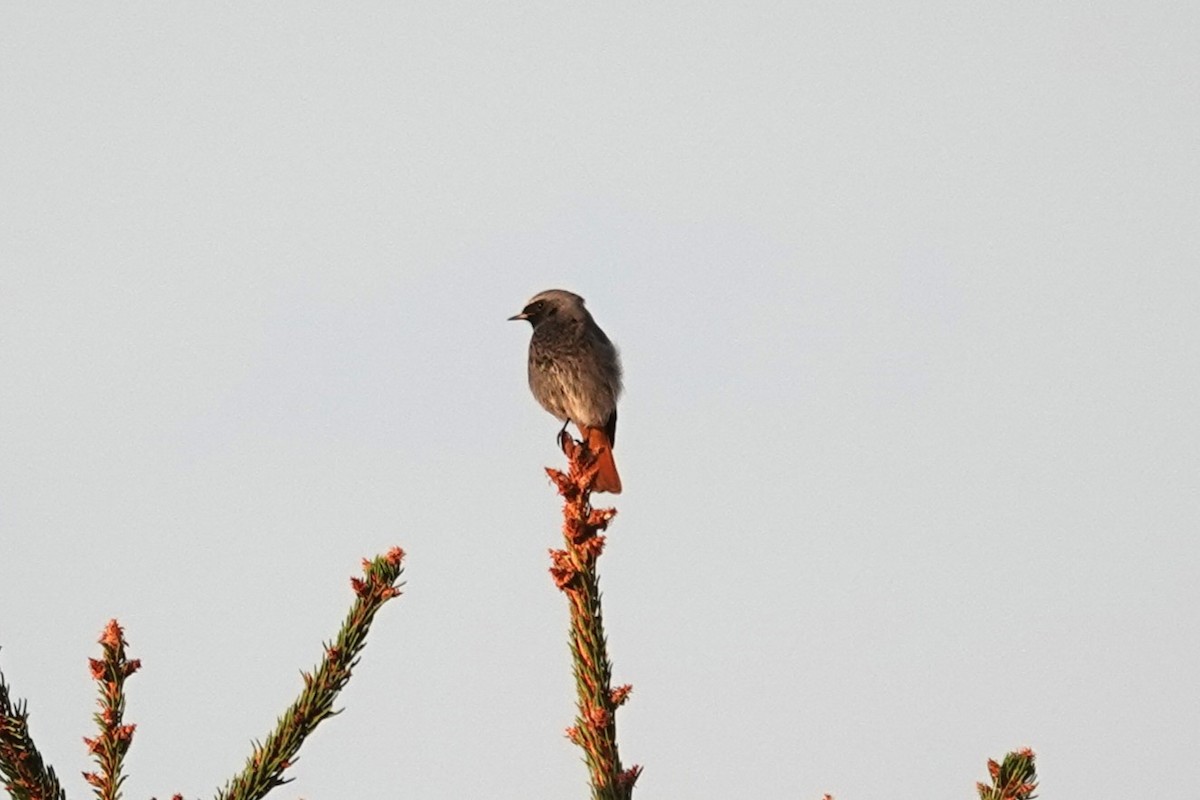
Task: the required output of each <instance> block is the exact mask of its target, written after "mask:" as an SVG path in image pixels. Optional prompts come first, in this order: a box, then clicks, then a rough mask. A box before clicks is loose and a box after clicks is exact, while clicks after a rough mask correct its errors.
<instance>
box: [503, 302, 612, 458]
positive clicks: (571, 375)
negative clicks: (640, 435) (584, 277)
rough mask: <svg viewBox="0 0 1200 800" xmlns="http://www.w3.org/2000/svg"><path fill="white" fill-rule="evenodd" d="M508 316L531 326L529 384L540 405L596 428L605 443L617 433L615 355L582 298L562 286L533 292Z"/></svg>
mask: <svg viewBox="0 0 1200 800" xmlns="http://www.w3.org/2000/svg"><path fill="white" fill-rule="evenodd" d="M511 319H524V320H528V321H529V323H530V324H531V325H533V336H532V337H531V338H530V340H529V388H530V390H531V391H532V392H533V396H534V397H535V398H536V399H537V401H538V402H539V403H541V404H542V408H544V409H546V410H547V411H549V412H550V413H551V414H553V415H554V416H555V417H557V418H558V419H560V420H562V421H563V422H567V421H570V422H574V423H575V424H576V425H577V426H579V427H580V429H581V430H582V429H583V428H585V427H587V428H599V429H601V430H603V431H604V432H605V433H606V434H607V435H608V444H609V445H610V446H611V445H612V444H613V443H614V442H615V441H616V436H617V398H618V397H619V396H620V394H621V358H620V355H619V354H618V353H617V348H616V346H615V345H614V344H613V343H612V342H611V341H610V340H609V338H608V336H606V335H605V334H604V331H602V330H600V326H599V325H597V324H596V321H595V320H594V319H592V315H591V314H589V313H588V310H587V308H586V307H585V306H584V301H583V298H582V297H580V296H579V295H577V294H573V293H572V292H567V291H564V290H562V289H550V290H548V291H545V292H541V293H540V294H536V295H534V296H533V297H531V298H530V299H529V302H528V303H526V304H525V308H524V309H523V310H522V311H521V313H520V314H518V315H516V316H515V317H511Z"/></svg>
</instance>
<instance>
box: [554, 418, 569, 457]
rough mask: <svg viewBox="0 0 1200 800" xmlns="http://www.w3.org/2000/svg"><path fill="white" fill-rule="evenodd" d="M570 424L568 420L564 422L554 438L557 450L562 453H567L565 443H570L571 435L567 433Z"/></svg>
mask: <svg viewBox="0 0 1200 800" xmlns="http://www.w3.org/2000/svg"><path fill="white" fill-rule="evenodd" d="M570 424H571V420H569V419H568V420H567V421H565V422H564V423H563V426H562V430H560V431H559V432H558V436H556V437H555V441H557V442H558V447H559V449H560V450H562V451H563V452H564V453H565V452H567V443H568V442H570V441H572V438H571V434H569V433H567V426H568V425H570Z"/></svg>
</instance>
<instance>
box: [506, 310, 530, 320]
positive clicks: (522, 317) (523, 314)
mask: <svg viewBox="0 0 1200 800" xmlns="http://www.w3.org/2000/svg"><path fill="white" fill-rule="evenodd" d="M518 319H529V315H528V314H526V313H524V312H522V313H520V314H514V315H513V316H511V317H509V318H508V321H509V322H512V321H513V320H518Z"/></svg>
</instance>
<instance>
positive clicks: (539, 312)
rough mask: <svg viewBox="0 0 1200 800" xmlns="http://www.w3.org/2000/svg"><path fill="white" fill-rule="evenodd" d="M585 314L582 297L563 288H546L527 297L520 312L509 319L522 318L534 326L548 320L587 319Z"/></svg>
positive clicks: (586, 313)
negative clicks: (526, 301) (527, 300)
mask: <svg viewBox="0 0 1200 800" xmlns="http://www.w3.org/2000/svg"><path fill="white" fill-rule="evenodd" d="M587 316H588V312H587V309H586V308H584V306H583V298H582V297H580V296H579V295H577V294H574V293H573V292H568V291H565V290H563V289H547V290H546V291H544V292H539V293H538V294H535V295H534V296H533V297H531V298H529V302H528V303H526V304H525V307H524V308H523V309H521V313H520V314H515V315H513V316H511V317H509V320H510V321H511V320H517V319H523V320H526V321H528V322H529V324H530V325H532V326H533V327H535V328H536V327H537V326H538V325H541V324H542V323H543V322H546V321H548V320H562V321H568V320H581V319H587Z"/></svg>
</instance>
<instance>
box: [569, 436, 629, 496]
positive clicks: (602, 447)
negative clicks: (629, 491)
mask: <svg viewBox="0 0 1200 800" xmlns="http://www.w3.org/2000/svg"><path fill="white" fill-rule="evenodd" d="M579 430H580V432H581V433H582V434H583V438H584V439H585V440H586V441H587V446H588V449H589V450H591V451H592V453H593V454H594V455H595V456H596V482H595V483H593V484H592V490H593V491H597V492H609V493H611V494H620V493H621V476H620V475H618V474H617V462H615V461H613V454H612V445H611V444H610V443H609V441H608V434H607V433H605V432H604V429H603V428H588V427H584V426H580V429H579Z"/></svg>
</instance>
